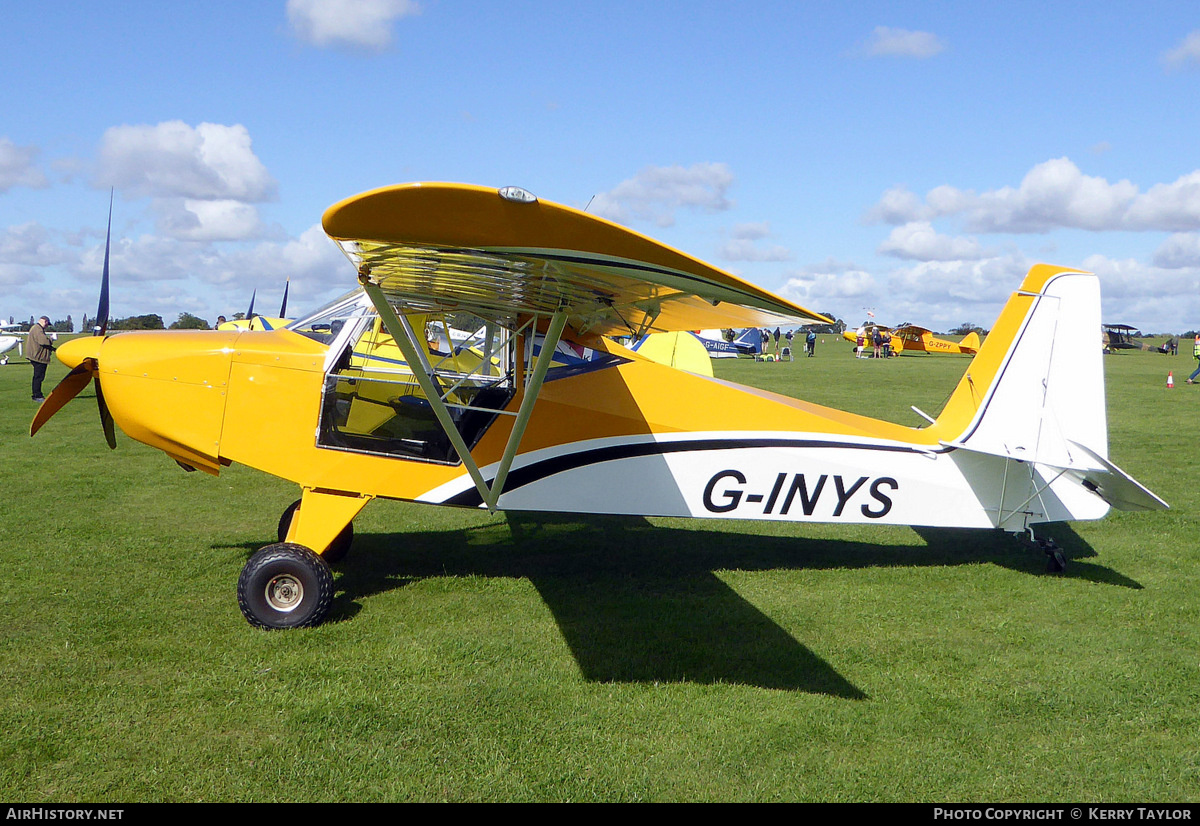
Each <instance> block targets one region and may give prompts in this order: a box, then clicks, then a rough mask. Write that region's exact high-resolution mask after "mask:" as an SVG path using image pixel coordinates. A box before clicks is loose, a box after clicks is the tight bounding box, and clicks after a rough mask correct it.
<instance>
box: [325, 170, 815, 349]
mask: <svg viewBox="0 0 1200 826" xmlns="http://www.w3.org/2000/svg"><path fill="white" fill-rule="evenodd" d="M324 224H325V229H326V232H328V233H329V235H330V237H332V238H334V240H336V241H337V242H338V243H339V244H340V246H341V248H342V250H343V251H344V252H345V253H346V255H347V256H348V257H349V258H350V260H351V261H352V262H353V263H354V264H355V266H356V267H357V268H358V271H359V274H360V277H362V276H366V277H368V278H369V279H370V280H371V281H372V282H373V283H374V284H375V285H377V286H378V287H379V288H380V289H381V290H382V291H383V292H384V294H386V295H387V296H388V298H389V299H390V300H393V301H396V302H398V303H402V304H404V305H405V306H408V307H411V308H413V309H421V310H427V311H438V312H456V311H471V312H474V313H476V314H477V315H480V316H481V317H484V318H489V317H491V318H494V317H497V316H498V315H509V316H515V317H521V316H529V315H542V314H545V315H549V314H552V313H556V312H565V313H566V314H567V319H568V324H569V326H570V327H572V328H573V329H575V330H576V331H577V332H579V333H583V334H597V335H629V334H644V333H649V332H673V331H682V330H697V329H708V328H728V327H767V326H769V327H776V326H782V325H789V326H794V325H797V324H805V323H810V322H814V321H818V322H825V321H828V319H825V318H824V316H821V315H820V314H818V313H814V312H812V311H810V310H807V309H806V308H804V307H801V306H799V305H797V304H793V303H792V302H790V301H788V300H786V299H784V298H781V297H778V296H775V295H773V294H772V293H770V292H768V291H766V290H763V289H761V288H759V287H757V286H755V285H753V284H750V283H748V282H745V281H742V280H741V279H739V278H737V277H736V276H733V275H731V274H729V273H725V272H723V271H721V270H717V269H715V268H713V267H710V266H708V265H707V264H705V263H703V262H701V261H699V260H697V259H694V258H691V257H689V256H686V255H684V254H683V253H680V252H677V251H675V250H672V249H670V248H669V247H666V246H664V245H661V244H658V243H657V242H655V241H653V240H651V239H649V238H646V237H644V236H641V235H638V234H637V233H634V232H632V231H630V230H628V229H626V228H624V227H621V226H618V225H616V224H613V223H611V222H608V221H605V220H603V219H601V218H597V217H595V216H592V215H588V214H586V213H583V212H579V211H578V210H573V209H571V208H569V207H563V206H559V205H555V204H547V203H542V202H534V203H513V202H510V201H506V200H504V199H503V198H501V197H500V196H499V195H498V194H497V191H496V190H491V189H485V188H481V187H468V186H463V185H457V184H409V185H403V186H399V187H390V188H387V189H383V190H376V191H374V192H369V193H366V194H364V195H360V196H357V197H356V198H352V199H350V200H348V201H345V202H343V203H342V204H338V205H335V206H334V207H331V208H330V210H329V211H328V212H327V213H326V215H325V219H324Z"/></svg>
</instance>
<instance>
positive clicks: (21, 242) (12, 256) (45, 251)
mask: <svg viewBox="0 0 1200 826" xmlns="http://www.w3.org/2000/svg"><path fill="white" fill-rule="evenodd" d="M72 258H73V256H72V255H71V254H70V253H69V252H68V251H66V250H64V249H62V248H61V247H59V246H57V245H55V244H54V243H53V241H52V239H51V236H50V232H49V231H48V230H47V229H46V228H45V227H43V226H42V225H41V224H39V223H36V222H34V221H30V222H29V223H26V224H19V225H17V226H12V227H9V228H8V229H6V230H4V232H3V234H0V264H23V265H27V266H33V267H45V266H49V265H52V264H61V263H64V262H66V261H70V260H72Z"/></svg>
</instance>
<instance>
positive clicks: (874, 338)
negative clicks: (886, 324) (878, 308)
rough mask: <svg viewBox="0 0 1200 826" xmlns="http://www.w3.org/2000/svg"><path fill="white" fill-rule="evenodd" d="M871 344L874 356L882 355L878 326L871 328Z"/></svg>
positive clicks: (881, 339)
mask: <svg viewBox="0 0 1200 826" xmlns="http://www.w3.org/2000/svg"><path fill="white" fill-rule="evenodd" d="M871 345H872V346H873V347H874V348H875V358H879V357H880V356H881V355H883V336H882V335H881V334H880V332H879V328H878V327H872V328H871Z"/></svg>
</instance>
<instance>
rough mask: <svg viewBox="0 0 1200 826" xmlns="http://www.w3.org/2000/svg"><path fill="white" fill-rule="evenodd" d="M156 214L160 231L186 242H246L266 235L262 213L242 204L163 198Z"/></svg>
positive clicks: (223, 201)
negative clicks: (261, 219) (264, 233)
mask: <svg viewBox="0 0 1200 826" xmlns="http://www.w3.org/2000/svg"><path fill="white" fill-rule="evenodd" d="M154 211H155V213H156V214H157V216H158V220H157V224H156V226H157V228H158V231H159V232H161V233H162V234H163V235H166V236H167V237H170V238H178V239H180V240H184V241H244V240H249V239H253V238H258V237H259V236H260V235H261V234H262V232H263V227H262V222H261V221H260V220H259V217H258V210H257V209H255V208H254V207H253V206H251V205H250V204H246V203H242V202H241V201H229V200H220V201H197V200H194V199H191V198H162V199H157V200H155V202H154Z"/></svg>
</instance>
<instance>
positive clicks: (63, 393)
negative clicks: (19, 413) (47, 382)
mask: <svg viewBox="0 0 1200 826" xmlns="http://www.w3.org/2000/svg"><path fill="white" fill-rule="evenodd" d="M98 369H99V365H98V364H97V363H96V360H95V359H91V358H89V359H84V360H83V361H82V362H81V363H80V364H79V365H78V366H77V367H75V369H73V370H72V371H71V372H70V373H67V375H66V377H65V378H63V380H62V381H60V382H59V383H58V386H57V387H55V388H54V390H53V391H52V392H51V393H50V395H49V396H47V397H46V400H45V401H44V402H42V404H41V406H40V407H38V410H37V413H36V414H35V415H34V417H33V424H31V425H29V435H30V436H32V435H34V434H35V433H37V432H38V431H39V430H41V429H42V425H44V424H45V423H46V422H48V421H50V417H51V416H53V415H54V414H55V413H57V412H58V411H60V410H62V409H63V407H64V406H65V405H66V403H67V402H69V401H70V400H71V399H73V398H75V397H76V396H78V395H79V391H80V390H82V389H83V388H85V387H87V385H88V382H89V381H91V380H92V376H94V375H95V374H96V372H97V370H98ZM98 386H99V382H97V387H98Z"/></svg>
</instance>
